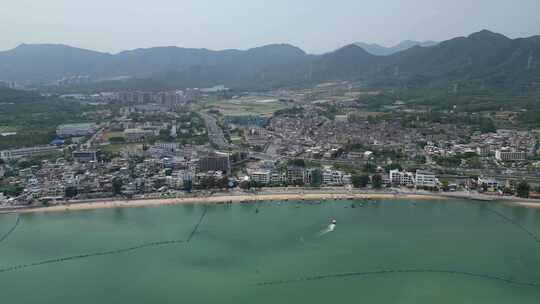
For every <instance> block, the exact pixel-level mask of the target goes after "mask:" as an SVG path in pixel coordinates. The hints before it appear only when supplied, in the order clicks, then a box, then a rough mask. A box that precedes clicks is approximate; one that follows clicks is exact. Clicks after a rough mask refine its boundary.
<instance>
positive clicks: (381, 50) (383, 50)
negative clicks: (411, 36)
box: [355, 40, 438, 56]
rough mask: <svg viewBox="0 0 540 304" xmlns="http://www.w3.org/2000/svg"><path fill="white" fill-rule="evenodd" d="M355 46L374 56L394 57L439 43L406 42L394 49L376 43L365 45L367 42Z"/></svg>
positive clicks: (395, 46)
mask: <svg viewBox="0 0 540 304" xmlns="http://www.w3.org/2000/svg"><path fill="white" fill-rule="evenodd" d="M355 44H356V45H358V46H359V47H361V48H363V49H364V50H366V51H367V52H368V53H370V54H372V55H377V56H388V55H392V54H395V53H398V52H401V51H405V50H408V49H410V48H412V47H415V46H421V47H430V46H434V45H437V44H438V42H435V41H424V42H420V41H413V40H405V41H402V42H400V43H399V44H396V45H394V46H392V47H385V46H381V45H379V44H376V43H372V44H370V43H365V42H356V43H355Z"/></svg>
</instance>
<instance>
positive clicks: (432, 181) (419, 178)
mask: <svg viewBox="0 0 540 304" xmlns="http://www.w3.org/2000/svg"><path fill="white" fill-rule="evenodd" d="M416 186H417V187H427V188H435V187H438V186H439V179H437V177H436V176H435V174H433V173H432V172H428V171H422V170H418V171H416Z"/></svg>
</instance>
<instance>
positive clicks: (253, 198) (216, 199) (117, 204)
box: [0, 191, 540, 215]
mask: <svg viewBox="0 0 540 304" xmlns="http://www.w3.org/2000/svg"><path fill="white" fill-rule="evenodd" d="M452 199H456V200H465V201H471V202H482V201H483V202H491V203H502V204H504V205H507V206H514V207H523V208H540V201H539V202H535V201H526V200H523V199H515V198H514V199H500V198H499V199H497V198H489V197H467V196H462V195H443V194H435V193H406V192H405V193H388V192H386V193H385V192H381V193H369V192H367V193H344V192H333V193H328V192H327V193H309V191H305V192H301V193H286V192H285V193H264V192H262V193H256V194H248V193H234V194H228V193H219V194H215V195H209V196H186V197H180V198H144V199H132V200H128V199H116V200H115V199H113V198H111V199H104V200H93V201H90V200H89V201H76V202H71V203H63V204H59V205H52V206H29V207H20V208H9V209H6V210H0V215H2V214H22V213H49V212H70V211H84V210H98V209H122V208H142V207H159V206H171V205H188V204H202V205H204V204H211V205H218V204H225V203H229V202H230V203H249V202H263V201H269V202H272V201H283V202H287V201H330V200H438V201H446V200H452Z"/></svg>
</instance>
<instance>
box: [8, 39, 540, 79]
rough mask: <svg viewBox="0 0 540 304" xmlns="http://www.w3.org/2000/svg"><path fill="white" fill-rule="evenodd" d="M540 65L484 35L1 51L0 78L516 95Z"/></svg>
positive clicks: (517, 47)
mask: <svg viewBox="0 0 540 304" xmlns="http://www.w3.org/2000/svg"><path fill="white" fill-rule="evenodd" d="M538 58H540V36H532V37H528V38H516V39H511V38H508V37H506V36H504V35H501V34H498V33H494V32H491V31H488V30H482V31H479V32H476V33H472V34H470V35H468V36H463V37H456V38H452V39H449V40H446V41H442V42H440V43H438V44H436V45H434V46H430V47H421V46H413V47H411V48H408V49H406V50H403V51H400V52H397V53H394V54H391V55H386V56H377V55H373V54H371V53H369V52H368V51H367V50H365V49H364V48H362V47H360V46H358V45H357V44H349V45H346V46H344V47H342V48H339V49H337V50H335V51H333V52H329V53H326V54H322V55H311V54H307V53H306V52H305V51H303V50H302V49H300V48H298V47H296V46H293V45H290V44H271V45H266V46H261V47H256V48H251V49H247V50H235V49H231V50H222V51H214V50H208V49H194V48H180V47H156V48H146V49H135V50H131V51H124V52H120V53H117V54H108V53H101V52H94V51H91V50H85V49H79V48H71V47H69V46H65V45H54V44H46V45H37V46H32V45H21V46H20V47H18V48H15V49H13V50H9V51H4V52H0V79H5V80H11V81H19V80H31V81H34V82H38V83H39V82H41V83H47V82H49V83H50V82H52V81H54V80H56V79H59V78H61V77H66V76H70V75H71V76H73V75H89V76H92V77H93V78H94V79H99V78H100V77H101V78H107V77H110V78H114V77H117V76H130V77H133V78H136V79H137V80H136V81H134V82H133V87H136V85H141V83H143V82H144V81H145V80H144V79H147V82H148V83H149V84H150V83H152V84H163V87H171V88H173V87H178V88H181V87H188V86H195V87H199V86H207V85H215V84H225V85H227V86H230V87H240V88H246V89H249V88H262V87H266V88H267V87H276V86H288V85H302V84H313V83H317V82H325V81H336V80H349V81H363V82H366V83H369V84H375V85H381V84H382V85H400V86H410V85H433V84H437V85H443V86H445V85H446V86H448V85H450V84H451V85H453V84H455V83H462V84H467V85H473V86H479V87H480V86H493V87H501V88H511V89H516V88H528V87H539V86H540V65H539V64H538ZM123 85H124V84H123ZM110 86H111V87H112V86H113V84H111V85H110ZM128 87H129V83H128Z"/></svg>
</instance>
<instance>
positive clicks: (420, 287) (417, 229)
mask: <svg viewBox="0 0 540 304" xmlns="http://www.w3.org/2000/svg"><path fill="white" fill-rule="evenodd" d="M362 203H363V204H365V206H364V207H360V204H362ZM351 204H354V205H355V206H356V208H351ZM493 210H494V211H496V212H499V213H500V215H499V214H497V213H496V212H493ZM501 215H502V216H501ZM503 216H504V217H503ZM332 218H335V219H336V220H337V221H338V224H337V227H336V229H335V230H334V231H333V232H330V233H327V234H321V231H324V229H326V228H327V226H328V223H329V221H330V219H332ZM16 220H17V215H3V216H0V238H1V237H2V236H3V235H5V234H6V233H8V232H9V231H10V230H11V229H12V228H13V227H14V225H15V223H16ZM190 235H192V238H191V240H190V241H189V242H187V240H188V239H189V238H190ZM537 235H540V210H535V209H524V208H513V207H506V206H498V205H491V204H490V205H487V204H476V203H471V202H461V201H448V202H444V203H441V202H436V203H434V202H427V201H380V202H378V203H374V202H367V203H366V202H360V201H356V202H353V201H341V202H339V201H338V202H325V203H323V204H308V203H301V202H284V203H277V202H268V203H256V204H255V203H254V204H235V205H231V206H228V205H214V206H200V205H196V206H194V205H187V206H164V207H155V208H136V209H118V210H112V209H102V210H94V211H80V212H67V213H49V214H37V213H36V214H26V215H21V217H20V222H19V224H18V226H17V227H16V228H15V229H14V230H13V232H12V233H11V234H9V235H8V236H7V237H6V238H5V239H4V240H3V241H2V242H0V300H1V301H0V303H56V304H63V303H130V304H135V303H310V304H314V303H332V302H334V303H385V304H386V303H411V304H413V303H414V304H419V303H475V304H478V303H490V304H493V303H535V304H537V303H539V301H540V242H539V241H538V240H537V239H535V237H536V236H537Z"/></svg>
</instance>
